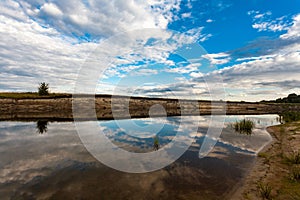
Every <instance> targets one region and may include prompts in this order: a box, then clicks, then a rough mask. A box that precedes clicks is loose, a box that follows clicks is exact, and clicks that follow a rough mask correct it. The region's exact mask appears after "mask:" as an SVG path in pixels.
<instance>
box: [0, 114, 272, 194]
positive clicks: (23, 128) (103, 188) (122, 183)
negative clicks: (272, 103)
mask: <svg viewBox="0 0 300 200" xmlns="http://www.w3.org/2000/svg"><path fill="white" fill-rule="evenodd" d="M242 118H250V119H251V120H254V121H258V120H259V121H260V123H257V126H256V127H255V129H254V134H253V135H252V136H250V137H249V136H245V135H239V134H236V133H234V132H233V131H232V130H231V129H230V128H229V127H225V128H224V129H223V132H222V135H221V137H220V138H209V139H211V140H216V141H217V145H216V146H215V147H214V149H213V151H212V152H211V153H210V154H209V155H208V156H207V157H205V158H203V159H199V158H198V151H199V149H200V147H201V145H202V143H203V140H204V138H205V136H206V131H207V128H208V123H209V119H210V118H209V117H208V116H207V117H204V116H201V120H200V121H201V123H200V124H194V122H195V121H196V120H193V117H186V118H185V119H184V120H185V121H186V126H182V127H181V129H180V130H179V124H178V121H179V120H178V118H176V117H170V118H167V120H166V121H165V124H164V125H163V128H162V130H161V131H159V133H157V135H156V137H153V132H151V130H149V131H148V132H139V131H136V130H134V129H132V128H130V129H128V130H124V129H119V128H118V126H117V124H116V123H115V122H114V121H99V126H100V127H101V130H102V132H103V133H104V134H105V135H106V136H108V137H109V138H110V139H111V141H112V142H114V143H115V144H116V145H117V146H119V147H121V148H123V149H126V150H128V151H132V152H149V151H155V150H156V149H155V148H154V147H155V146H156V142H155V138H157V140H158V148H161V147H162V146H164V145H166V144H168V142H170V141H171V140H172V138H173V137H174V134H175V132H176V131H181V132H182V133H184V134H182V135H184V137H189V138H194V142H193V144H192V146H191V147H190V148H189V149H188V151H187V152H185V153H184V154H183V155H182V156H181V157H180V158H179V159H178V160H177V161H176V162H174V163H173V164H171V165H170V166H168V167H166V168H164V169H161V170H158V171H155V172H151V173H145V174H128V173H123V172H118V171H116V170H113V169H110V168H109V167H106V166H105V165H103V164H101V163H99V162H98V161H97V160H95V159H94V158H93V157H92V156H91V155H90V154H89V153H88V152H87V151H86V149H85V147H84V146H83V145H82V143H81V141H80V139H79V137H78V135H77V133H76V131H75V127H74V124H73V123H72V122H59V123H58V122H54V123H51V124H50V123H49V122H45V121H40V122H36V123H35V122H0V196H1V200H2V199H99V198H100V199H139V200H140V199H230V196H229V197H228V196H227V194H230V193H231V192H232V191H233V190H234V189H235V187H237V186H238V185H239V184H240V181H241V179H242V177H243V176H244V174H245V173H246V172H247V170H249V168H250V166H251V165H252V162H253V161H254V159H255V157H254V156H253V155H255V154H256V152H257V151H259V149H260V148H262V146H264V145H265V144H266V143H268V142H269V141H270V137H269V135H268V134H267V133H266V132H265V127H266V126H268V125H275V124H276V116H274V115H271V116H228V117H227V118H226V124H227V125H229V124H230V123H231V122H234V121H236V120H238V119H242ZM134 121H135V123H136V124H138V125H140V126H143V125H145V124H148V123H152V124H154V125H155V124H156V123H157V124H158V125H159V126H161V121H160V120H159V119H157V121H155V120H150V119H134ZM197 121H199V120H197ZM83 123H84V122H83ZM119 123H124V124H126V120H122V121H119ZM193 125H197V126H199V128H198V132H190V131H189V126H193ZM36 129H38V131H41V132H42V133H45V132H47V134H44V136H43V137H37V135H36ZM137 129H138V128H137ZM127 131H131V133H130V134H128V133H127ZM99 134H102V133H99ZM184 137H183V138H182V140H183V141H184V140H185V138H184ZM112 159H118V158H112ZM116 191H117V192H116Z"/></svg>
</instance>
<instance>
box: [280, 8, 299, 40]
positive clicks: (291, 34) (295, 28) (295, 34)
mask: <svg viewBox="0 0 300 200" xmlns="http://www.w3.org/2000/svg"><path fill="white" fill-rule="evenodd" d="M280 38H282V39H293V38H300V14H298V15H296V16H295V17H294V18H293V25H292V26H291V27H290V28H289V29H288V31H287V33H286V34H283V35H281V36H280Z"/></svg>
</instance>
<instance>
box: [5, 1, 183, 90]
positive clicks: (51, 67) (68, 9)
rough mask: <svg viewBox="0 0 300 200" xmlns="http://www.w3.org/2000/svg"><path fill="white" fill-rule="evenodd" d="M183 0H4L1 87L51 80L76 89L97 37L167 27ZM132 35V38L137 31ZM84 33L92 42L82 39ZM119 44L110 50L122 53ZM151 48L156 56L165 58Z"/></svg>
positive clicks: (59, 87)
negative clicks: (77, 78)
mask: <svg viewBox="0 0 300 200" xmlns="http://www.w3.org/2000/svg"><path fill="white" fill-rule="evenodd" d="M179 3H180V1H177V0H169V1H158V0H152V1H139V0H132V1H109V0H101V1H97V0H89V1H73V0H72V1H70V0H62V1H45V0H27V1H25V0H19V1H17V0H3V1H1V2H0V38H1V39H0V58H1V59H0V69H1V74H0V80H1V81H0V90H2V91H3V90H7V91H12V90H14V91H34V90H36V87H37V84H38V83H39V82H42V81H46V82H49V83H50V86H51V89H52V91H66V92H71V91H72V88H73V85H74V80H75V79H76V77H77V72H78V69H79V68H80V66H81V65H82V64H83V63H84V61H85V59H86V57H87V56H88V55H89V53H91V52H92V51H93V50H94V49H95V48H96V47H97V45H98V42H97V41H96V40H95V41H94V40H93V38H98V39H100V41H101V39H102V38H106V37H110V36H112V35H114V34H117V33H119V32H126V31H130V30H132V29H142V28H151V27H158V28H166V26H167V24H168V23H169V22H170V21H172V18H173V13H174V10H175V11H176V10H178V9H179ZM171 10H172V12H171ZM87 33H88V35H87ZM74 34H75V37H74ZM166 35H168V34H166ZM128 36H129V40H128V41H130V40H131V39H133V38H131V37H133V36H134V34H133V35H128ZM148 36H149V35H148ZM81 37H86V38H85V39H87V40H89V39H91V40H92V42H90V43H86V42H85V41H83V42H82V41H81V40H82V38H81ZM89 37H90V38H89ZM160 37H164V33H162V35H160ZM144 39H145V40H146V36H145V38H144ZM183 39H184V37H183ZM128 41H127V42H128ZM146 41H147V40H146ZM124 43H126V41H124ZM119 45H121V44H119ZM124 46H126V45H124ZM117 48H118V47H115V49H113V47H111V48H108V49H106V51H107V52H110V51H112V53H113V51H116V52H117V50H116V49H117ZM128 48H130V46H129V47H128ZM169 48H172V47H169ZM145 53H146V52H145ZM152 53H153V55H152V56H153V57H155V56H156V57H157V58H161V59H165V57H166V56H165V57H164V58H162V55H161V54H159V52H156V54H155V53H154V52H152ZM133 59H134V58H133ZM120 62H121V61H120ZM126 62H129V61H128V60H127V61H126Z"/></svg>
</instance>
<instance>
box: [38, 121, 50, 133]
mask: <svg viewBox="0 0 300 200" xmlns="http://www.w3.org/2000/svg"><path fill="white" fill-rule="evenodd" d="M48 124H49V122H48V121H47V120H38V121H37V122H36V129H37V132H38V133H39V134H44V133H47V131H48V128H47V126H48Z"/></svg>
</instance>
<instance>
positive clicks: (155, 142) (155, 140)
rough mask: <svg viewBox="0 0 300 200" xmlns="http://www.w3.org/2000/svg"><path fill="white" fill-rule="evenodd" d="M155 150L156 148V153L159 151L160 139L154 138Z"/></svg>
mask: <svg viewBox="0 0 300 200" xmlns="http://www.w3.org/2000/svg"><path fill="white" fill-rule="evenodd" d="M153 148H154V150H155V151H158V149H159V139H158V137H154V140H153Z"/></svg>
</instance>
